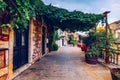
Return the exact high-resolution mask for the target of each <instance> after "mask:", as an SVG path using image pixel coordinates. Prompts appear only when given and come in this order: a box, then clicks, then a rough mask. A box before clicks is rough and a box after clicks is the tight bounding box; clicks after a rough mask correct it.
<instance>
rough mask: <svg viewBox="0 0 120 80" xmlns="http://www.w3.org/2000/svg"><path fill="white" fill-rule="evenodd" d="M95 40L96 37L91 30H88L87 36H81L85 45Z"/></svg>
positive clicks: (93, 42)
mask: <svg viewBox="0 0 120 80" xmlns="http://www.w3.org/2000/svg"><path fill="white" fill-rule="evenodd" d="M95 42H96V37H95V33H94V32H93V31H90V32H89V36H87V37H83V43H85V44H86V46H89V47H91V46H93V45H94V44H95Z"/></svg>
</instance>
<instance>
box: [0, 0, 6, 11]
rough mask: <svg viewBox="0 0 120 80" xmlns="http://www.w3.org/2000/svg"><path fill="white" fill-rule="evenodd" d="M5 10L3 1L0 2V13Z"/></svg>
mask: <svg viewBox="0 0 120 80" xmlns="http://www.w3.org/2000/svg"><path fill="white" fill-rule="evenodd" d="M5 8H6V3H5V2H4V1H3V0H0V11H4V10H5Z"/></svg>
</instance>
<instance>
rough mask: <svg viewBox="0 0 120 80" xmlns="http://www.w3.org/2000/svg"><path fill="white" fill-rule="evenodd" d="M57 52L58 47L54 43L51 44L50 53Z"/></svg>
mask: <svg viewBox="0 0 120 80" xmlns="http://www.w3.org/2000/svg"><path fill="white" fill-rule="evenodd" d="M57 50H58V45H57V44H56V43H55V42H54V43H53V44H52V51H57Z"/></svg>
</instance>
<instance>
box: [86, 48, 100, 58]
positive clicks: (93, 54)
mask: <svg viewBox="0 0 120 80" xmlns="http://www.w3.org/2000/svg"><path fill="white" fill-rule="evenodd" d="M98 54H99V50H98V49H97V48H95V47H94V46H92V47H91V49H90V52H87V53H86V57H97V56H98Z"/></svg>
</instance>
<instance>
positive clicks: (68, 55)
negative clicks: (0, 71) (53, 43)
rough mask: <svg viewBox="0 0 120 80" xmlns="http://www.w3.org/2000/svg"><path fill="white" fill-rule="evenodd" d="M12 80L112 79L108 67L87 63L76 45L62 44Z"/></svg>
mask: <svg viewBox="0 0 120 80" xmlns="http://www.w3.org/2000/svg"><path fill="white" fill-rule="evenodd" d="M14 80H112V79H111V75H110V71H109V69H108V68H106V67H103V66H101V65H100V64H97V65H90V64H87V63H86V62H85V60H84V53H83V52H82V51H81V50H80V48H78V47H70V46H66V47H65V46H64V47H62V48H60V49H59V50H58V51H57V52H52V53H49V54H48V55H46V56H45V57H44V58H42V59H41V60H39V61H37V62H36V63H35V64H33V65H32V66H31V67H30V68H29V69H27V70H25V71H24V72H23V73H21V74H20V75H19V76H17V77H16V78H15V79H14Z"/></svg>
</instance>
